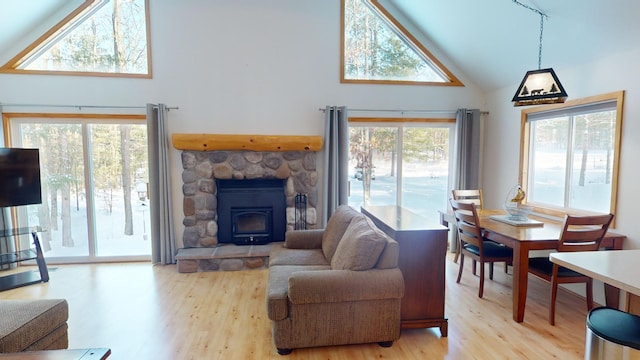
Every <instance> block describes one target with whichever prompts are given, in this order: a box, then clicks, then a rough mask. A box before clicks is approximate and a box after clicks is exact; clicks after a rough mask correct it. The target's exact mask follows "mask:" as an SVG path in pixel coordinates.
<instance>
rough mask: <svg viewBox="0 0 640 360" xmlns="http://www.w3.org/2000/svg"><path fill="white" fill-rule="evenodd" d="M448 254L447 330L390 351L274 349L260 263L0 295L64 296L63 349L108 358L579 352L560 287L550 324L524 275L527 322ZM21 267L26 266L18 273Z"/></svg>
mask: <svg viewBox="0 0 640 360" xmlns="http://www.w3.org/2000/svg"><path fill="white" fill-rule="evenodd" d="M452 259H453V257H452V256H451V255H448V256H447V269H446V271H447V273H446V278H447V288H446V316H447V318H448V319H449V337H447V338H442V337H440V333H439V330H437V328H434V329H414V330H403V332H402V335H401V337H400V339H399V340H398V341H397V342H395V343H394V344H393V346H392V347H391V348H382V347H380V346H378V345H377V344H363V345H349V346H335V347H323V348H310V349H296V350H294V351H293V353H292V354H291V355H288V356H280V355H278V354H277V353H276V351H275V348H274V347H273V344H272V341H271V329H270V322H269V319H268V318H267V316H266V310H265V298H264V297H265V284H266V281H267V270H250V271H229V272H201V273H191V274H180V273H178V272H177V271H176V268H175V266H152V265H150V264H149V263H122V264H99V265H52V266H50V267H51V271H50V276H51V280H50V282H49V283H43V284H37V285H31V286H27V287H23V288H19V289H14V290H9V291H5V292H0V299H37V298H66V299H67V300H68V302H69V311H70V318H69V347H70V348H89V347H108V348H111V351H112V355H111V356H110V357H109V359H110V360H111V359H114V360H118V359H126V360H130V359H136V360H144V359H160V360H162V359H167V360H169V359H170V360H175V359H179V360H182V359H290V360H295V359H305V360H306V359H312V360H313V359H318V360H321V359H322V360H327V359H335V360H339V359H374V358H376V359H492V360H493V359H553V358H558V359H582V357H583V352H584V338H585V315H586V305H585V303H584V299H582V298H580V297H578V296H576V295H574V294H572V293H568V292H565V291H561V292H560V293H559V295H558V304H557V308H556V326H551V325H549V323H548V320H547V302H548V296H549V286H548V284H547V283H545V282H542V281H540V280H538V279H535V278H532V277H530V281H529V296H528V299H527V308H526V314H525V321H524V323H521V324H518V323H516V322H514V321H513V320H512V319H511V275H510V274H509V275H507V274H504V271H503V270H502V269H503V268H502V266H501V265H497V266H496V272H495V276H494V280H493V281H490V280H489V279H488V278H487V280H486V281H485V290H484V298H483V299H478V297H477V290H478V282H479V279H478V277H476V276H473V275H472V274H471V272H470V270H469V268H470V267H471V266H470V265H471V262H470V261H469V260H467V263H466V264H465V265H466V266H465V273H464V274H463V276H462V282H461V283H460V284H456V283H455V278H456V274H457V270H458V265H457V264H454V263H453V261H452ZM25 269H27V270H28V271H32V269H33V268H31V267H21V268H19V269H18V270H19V271H25ZM2 274H3V273H0V275H2ZM0 321H1V320H0Z"/></svg>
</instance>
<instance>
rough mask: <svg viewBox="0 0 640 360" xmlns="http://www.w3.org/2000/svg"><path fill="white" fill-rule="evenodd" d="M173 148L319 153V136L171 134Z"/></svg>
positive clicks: (320, 146)
mask: <svg viewBox="0 0 640 360" xmlns="http://www.w3.org/2000/svg"><path fill="white" fill-rule="evenodd" d="M171 141H172V142H173V147H175V148H176V149H178V150H193V151H215V150H252V151H320V150H322V137H321V136H302V135H229V134H173V135H172V137H171Z"/></svg>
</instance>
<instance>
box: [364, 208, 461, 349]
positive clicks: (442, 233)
mask: <svg viewBox="0 0 640 360" xmlns="http://www.w3.org/2000/svg"><path fill="white" fill-rule="evenodd" d="M361 211H362V213H363V214H365V215H366V216H368V217H369V218H371V220H373V222H374V223H375V224H376V226H377V227H379V228H380V229H381V230H382V231H384V232H385V233H386V234H387V235H389V236H390V237H392V238H393V239H395V240H396V241H397V242H398V244H399V246H400V255H399V258H398V266H399V267H400V270H401V271H402V276H403V277H404V287H405V290H404V297H403V298H402V308H401V327H402V328H403V329H415V328H429V327H439V328H440V334H441V335H442V336H443V337H446V336H447V331H448V323H447V319H446V318H445V317H444V289H445V260H446V251H447V237H448V236H447V234H448V231H449V229H448V228H447V227H445V226H442V225H440V224H438V220H434V221H429V220H428V219H425V218H423V217H421V216H419V215H417V214H414V213H412V212H411V211H409V210H407V209H404V208H402V207H400V206H363V207H362V208H361Z"/></svg>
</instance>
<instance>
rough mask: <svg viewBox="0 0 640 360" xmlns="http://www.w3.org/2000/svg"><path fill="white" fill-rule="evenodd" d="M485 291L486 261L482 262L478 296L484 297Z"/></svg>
mask: <svg viewBox="0 0 640 360" xmlns="http://www.w3.org/2000/svg"><path fill="white" fill-rule="evenodd" d="M483 292H484V263H483V262H480V288H479V289H478V297H479V298H482V293H483Z"/></svg>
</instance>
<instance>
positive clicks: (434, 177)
mask: <svg viewBox="0 0 640 360" xmlns="http://www.w3.org/2000/svg"><path fill="white" fill-rule="evenodd" d="M401 121H402V119H379V121H378V122H364V121H359V119H357V118H356V119H351V118H350V119H349V149H350V155H349V174H350V175H349V205H351V206H353V207H355V208H360V206H362V205H400V206H402V207H405V208H407V209H409V210H411V211H413V212H415V213H418V214H421V215H423V216H426V217H429V218H431V217H433V216H438V211H439V210H445V209H446V208H447V198H448V189H449V188H450V185H449V181H450V179H451V177H450V173H451V171H450V170H451V168H452V165H451V160H452V156H451V152H452V146H450V144H453V135H454V126H455V120H454V119H446V120H440V121H436V122H430V121H429V120H424V121H414V122H411V123H402V122H401Z"/></svg>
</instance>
